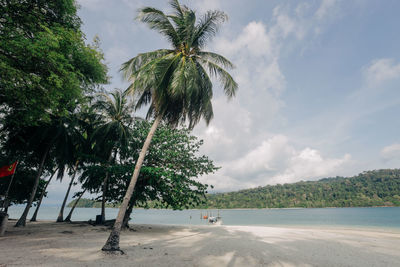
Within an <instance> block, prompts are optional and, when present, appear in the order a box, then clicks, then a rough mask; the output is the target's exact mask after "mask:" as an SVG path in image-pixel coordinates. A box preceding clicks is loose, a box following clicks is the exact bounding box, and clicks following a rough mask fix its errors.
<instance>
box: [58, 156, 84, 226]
mask: <svg viewBox="0 0 400 267" xmlns="http://www.w3.org/2000/svg"><path fill="white" fill-rule="evenodd" d="M78 163H79V161H77V162H76V163H75V168H74V174H73V175H72V178H71V182H70V183H69V186H68V189H67V193H66V194H65V197H64V201H63V203H62V205H61V209H60V213H58V217H57V222H63V221H64V208H65V205H66V204H67V200H68V195H69V191H70V190H71V187H72V184H73V183H74V180H75V175H76V169H77V168H78Z"/></svg>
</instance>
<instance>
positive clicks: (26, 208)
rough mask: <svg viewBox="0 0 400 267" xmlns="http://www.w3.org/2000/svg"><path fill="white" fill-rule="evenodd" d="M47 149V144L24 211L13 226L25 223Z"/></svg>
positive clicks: (48, 148) (48, 147)
mask: <svg viewBox="0 0 400 267" xmlns="http://www.w3.org/2000/svg"><path fill="white" fill-rule="evenodd" d="M49 150H50V145H48V146H47V148H46V151H45V152H44V154H43V156H42V161H41V162H40V165H39V169H38V173H37V175H36V180H35V184H34V185H33V188H32V192H31V196H30V197H29V201H28V203H27V204H26V207H25V210H24V212H23V213H22V215H21V217H20V218H19V220H18V221H17V223H16V224H15V227H21V226H25V225H26V217H27V216H28V212H29V209H30V208H31V206H32V202H33V199H34V198H35V195H36V190H37V188H38V185H39V181H40V176H41V175H42V172H43V166H44V163H45V161H46V158H47V154H48V153H49Z"/></svg>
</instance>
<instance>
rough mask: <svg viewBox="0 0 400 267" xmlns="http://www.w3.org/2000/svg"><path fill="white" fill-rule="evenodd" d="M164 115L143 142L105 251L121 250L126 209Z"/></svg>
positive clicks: (158, 118)
mask: <svg viewBox="0 0 400 267" xmlns="http://www.w3.org/2000/svg"><path fill="white" fill-rule="evenodd" d="M161 118H162V115H159V116H157V118H156V119H155V121H154V123H153V125H152V126H151V128H150V131H149V133H148V135H147V138H146V141H145V142H144V144H143V147H142V150H141V151H140V154H139V158H138V160H137V162H136V166H135V170H134V171H133V175H132V178H131V182H130V183H129V187H128V190H126V193H125V196H124V200H123V201H122V204H121V207H120V208H119V212H118V216H117V219H116V220H115V223H114V227H113V230H112V231H111V233H110V236H109V237H108V239H107V242H106V244H105V245H104V246H103V248H102V250H103V251H119V250H120V249H119V236H120V234H121V228H122V223H123V220H124V216H125V213H126V209H127V208H128V204H129V201H130V199H131V197H132V194H133V190H134V189H135V185H136V182H137V179H138V177H139V172H140V168H141V167H142V164H143V160H144V157H145V156H146V152H147V150H148V148H149V146H150V143H151V139H152V138H153V135H154V133H155V131H156V130H157V127H158V124H159V123H160V121H161Z"/></svg>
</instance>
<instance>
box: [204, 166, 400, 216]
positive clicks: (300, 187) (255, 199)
mask: <svg viewBox="0 0 400 267" xmlns="http://www.w3.org/2000/svg"><path fill="white" fill-rule="evenodd" d="M371 206H400V170H399V169H394V170H377V171H367V172H363V173H361V174H359V175H357V176H354V177H351V178H343V177H336V178H325V179H321V180H319V181H309V182H303V181H302V182H298V183H294V184H284V185H280V184H278V185H274V186H265V187H258V188H254V189H246V190H240V191H237V192H230V193H218V194H209V195H207V204H206V205H202V206H198V207H199V208H218V209H230V208H294V207H302V208H323V207H371Z"/></svg>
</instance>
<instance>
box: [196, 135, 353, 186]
mask: <svg viewBox="0 0 400 267" xmlns="http://www.w3.org/2000/svg"><path fill="white" fill-rule="evenodd" d="M350 163H351V156H350V155H349V154H345V155H344V156H343V157H341V158H326V157H323V156H322V155H321V152H320V151H318V150H316V149H312V148H309V147H306V148H303V149H301V150H298V149H296V148H295V147H294V146H293V145H292V144H291V143H290V141H289V139H288V138H287V137H286V136H284V135H275V136H272V137H271V138H269V139H266V140H263V141H262V142H261V144H260V145H259V146H257V147H255V148H254V149H252V150H251V151H249V152H248V153H247V154H245V155H243V156H242V157H240V158H238V159H234V160H232V161H228V162H224V163H223V164H222V169H221V170H220V171H219V172H218V173H217V174H215V175H212V176H208V177H203V178H202V179H203V180H204V181H205V182H207V183H210V184H213V183H214V182H216V181H217V184H216V185H218V186H216V188H217V189H219V190H235V189H239V188H243V187H255V186H259V185H267V184H277V183H293V182H297V181H300V180H316V179H319V178H324V177H329V176H336V175H338V174H339V173H340V172H341V171H340V169H343V168H345V167H346V166H347V165H349V164H350ZM221 181H224V182H221Z"/></svg>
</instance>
